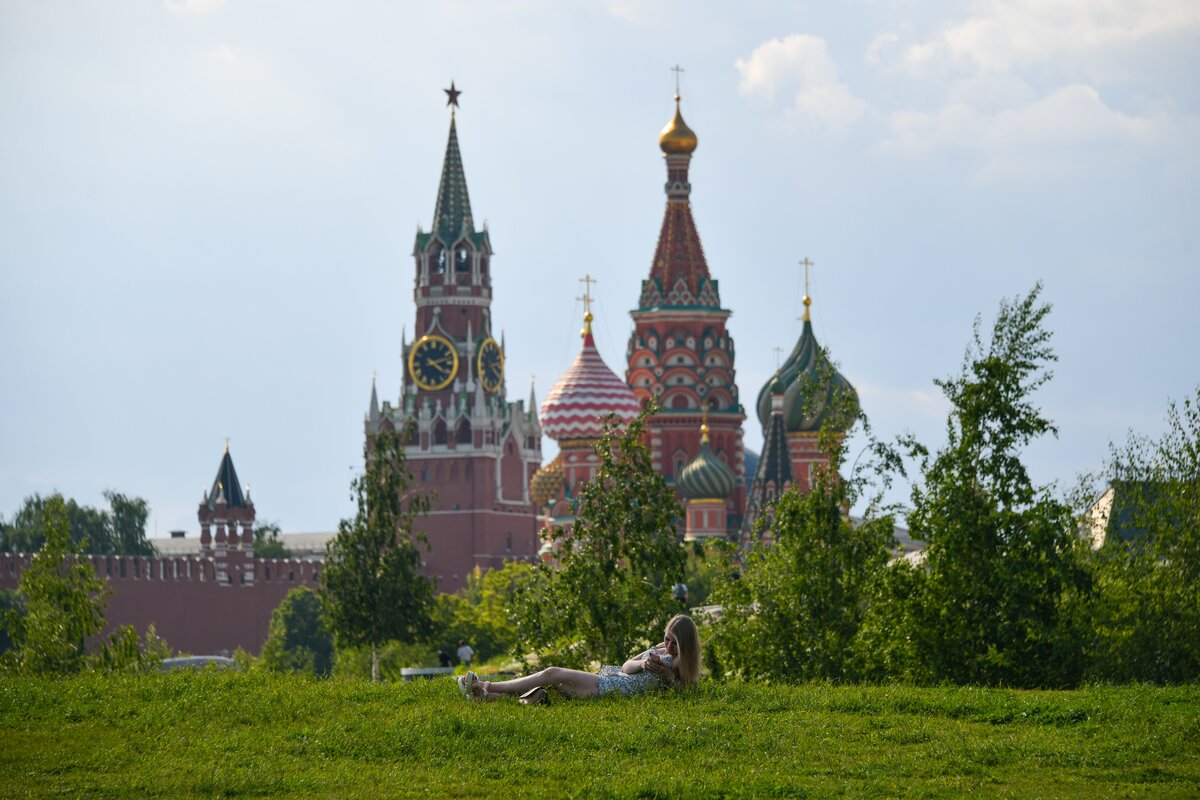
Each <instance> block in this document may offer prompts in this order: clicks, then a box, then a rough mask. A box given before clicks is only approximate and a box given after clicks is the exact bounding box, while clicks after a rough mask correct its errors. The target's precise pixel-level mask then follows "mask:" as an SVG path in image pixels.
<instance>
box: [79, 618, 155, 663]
mask: <svg viewBox="0 0 1200 800" xmlns="http://www.w3.org/2000/svg"><path fill="white" fill-rule="evenodd" d="M171 655H172V651H171V648H170V646H169V645H168V644H167V641H166V639H163V638H162V637H161V636H159V635H158V631H156V630H155V629H154V625H153V623H151V624H150V625H149V626H147V628H146V635H145V637H144V638H142V639H140V640H139V639H138V633H137V628H135V627H133V626H132V625H122V626H121V627H119V628H117V629H116V630H115V631H113V632H112V633H111V634H110V635H109V637H108V640H107V641H105V642H103V643H102V644H101V645H100V647H99V648H97V650H96V653H95V654H94V655H93V656H92V658H91V660H90V663H91V666H92V668H93V669H98V670H101V671H104V672H117V671H121V670H141V671H148V670H152V669H155V668H157V667H158V666H159V665H160V664H161V663H162V661H163V659H164V658H170V657H171Z"/></svg>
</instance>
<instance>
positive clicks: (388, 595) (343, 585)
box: [321, 429, 433, 680]
mask: <svg viewBox="0 0 1200 800" xmlns="http://www.w3.org/2000/svg"><path fill="white" fill-rule="evenodd" d="M363 458H364V461H365V464H366V467H365V471H364V473H363V475H362V476H361V477H359V478H356V479H355V480H354V482H353V484H352V490H353V494H352V496H353V497H354V499H355V502H356V504H357V507H358V511H357V513H356V514H355V516H354V517H353V518H352V519H344V520H342V521H341V522H339V523H338V534H337V536H336V537H335V538H334V539H333V540H332V541H331V542H329V544H328V545H326V550H325V568H324V569H323V570H322V571H321V599H322V601H323V602H324V604H325V610H326V615H327V619H328V620H329V625H330V628H331V629H332V630H333V633H334V636H335V638H336V640H337V643H338V647H339V648H341V647H368V648H370V649H371V654H372V657H371V678H372V680H378V679H379V648H380V647H382V646H383V645H384V643H386V642H389V641H396V642H399V643H401V644H410V643H413V642H418V641H422V640H423V639H424V638H425V637H426V636H427V635H428V633H429V630H430V623H431V621H430V607H431V605H432V603H433V582H432V581H431V580H430V579H429V578H427V577H425V576H424V575H422V574H421V573H420V569H421V553H420V551H419V550H418V543H421V544H424V537H423V536H422V535H421V534H420V533H419V532H417V531H414V530H413V520H414V519H416V518H417V517H418V516H420V515H422V514H425V513H426V512H427V511H428V510H429V498H428V497H427V496H426V495H424V494H420V493H417V492H414V491H411V490H410V486H411V483H412V478H411V476H410V475H409V474H408V472H407V471H406V470H405V458H404V446H403V444H402V440H401V437H400V436H399V435H398V434H397V433H396V432H395V431H392V430H386V429H385V430H381V431H380V432H379V433H377V434H375V436H374V437H372V438H371V439H370V440H369V441H368V442H367V444H366V445H365V446H364V450H363Z"/></svg>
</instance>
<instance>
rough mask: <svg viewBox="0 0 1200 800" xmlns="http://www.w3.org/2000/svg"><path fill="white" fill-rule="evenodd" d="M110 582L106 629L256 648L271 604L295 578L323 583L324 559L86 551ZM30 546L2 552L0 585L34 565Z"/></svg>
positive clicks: (182, 646)
mask: <svg viewBox="0 0 1200 800" xmlns="http://www.w3.org/2000/svg"><path fill="white" fill-rule="evenodd" d="M84 558H86V559H87V560H88V561H89V562H91V564H92V568H93V569H95V571H96V576H97V577H99V578H101V579H103V580H104V581H105V582H106V583H107V584H108V587H109V589H110V590H111V594H110V595H109V597H108V608H107V609H106V611H105V615H104V618H105V627H104V630H103V631H102V632H101V634H100V637H101V638H104V637H107V636H108V634H109V633H111V632H112V631H114V630H115V629H116V628H118V627H120V626H121V625H133V626H134V627H136V628H137V629H138V633H139V634H144V633H145V631H146V628H147V627H148V626H149V625H151V624H153V625H154V627H155V630H156V631H157V632H158V635H159V636H161V637H163V638H164V639H166V641H167V644H168V645H170V646H171V647H172V648H173V649H175V650H178V651H180V652H187V653H195V654H203V655H211V654H221V653H231V652H233V651H234V650H235V649H237V648H239V647H240V648H242V649H243V650H246V651H248V652H251V653H255V654H257V653H258V652H260V651H261V649H262V645H263V642H265V641H266V638H267V627H268V624H269V622H270V619H271V612H272V611H274V610H275V608H276V607H277V606H278V605H279V603H280V601H282V600H283V598H284V596H285V595H286V594H287V593H288V592H289V591H291V590H292V589H294V588H296V587H298V586H307V587H308V588H310V589H313V590H314V591H315V590H316V589H317V588H318V586H319V583H318V581H319V579H320V573H321V570H322V569H323V568H324V564H323V563H322V562H320V561H306V560H301V559H295V558H272V559H259V558H253V556H252V555H251V554H250V553H249V552H248V551H245V550H226V551H224V552H221V551H220V550H216V551H214V552H213V554H212V555H199V556H170V557H162V556H157V557H145V556H106V555H88V556H84ZM31 559H32V556H31V555H30V554H27V553H2V554H0V588H7V589H15V588H17V584H18V583H19V581H20V579H21V573H22V572H23V571H24V570H25V569H26V568H27V567H28V566H29V564H30V561H31Z"/></svg>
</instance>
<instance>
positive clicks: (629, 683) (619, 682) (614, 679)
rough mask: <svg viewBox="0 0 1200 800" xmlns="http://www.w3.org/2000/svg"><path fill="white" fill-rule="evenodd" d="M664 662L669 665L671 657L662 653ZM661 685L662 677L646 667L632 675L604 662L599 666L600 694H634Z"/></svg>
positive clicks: (628, 695)
mask: <svg viewBox="0 0 1200 800" xmlns="http://www.w3.org/2000/svg"><path fill="white" fill-rule="evenodd" d="M660 657H661V658H662V661H663V663H664V664H666V665H667V666H668V667H669V666H671V657H670V656H669V655H666V654H663V655H661V656H660ZM662 685H663V681H662V678H660V677H658V676H657V675H655V674H654V673H653V672H651V671H650V670H648V669H643V670H642V671H641V672H635V673H633V674H632V675H626V674H625V673H624V672H621V668H620V667H614V666H612V665H611V664H605V665H604V666H602V667H601V668H600V696H601V697H603V696H604V695H606V694H612V693H613V692H619V693H621V694H623V695H625V696H626V697H630V696H632V695H635V694H642V693H643V692H647V691H649V690H650V689H657V688H658V687H660V686H662Z"/></svg>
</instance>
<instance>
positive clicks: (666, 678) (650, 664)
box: [645, 653, 675, 686]
mask: <svg viewBox="0 0 1200 800" xmlns="http://www.w3.org/2000/svg"><path fill="white" fill-rule="evenodd" d="M645 668H646V670H647V671H649V672H652V673H654V674H655V675H656V676H658V678H659V679H660V680H662V682H663V683H665V684H667V685H668V686H673V685H675V670H673V669H671V668H670V667H669V666H667V665H666V663H665V662H664V661H663V660H662V659H661V658H659V656H658V653H651V654H650V655H649V656H647V657H646V663H645Z"/></svg>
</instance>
